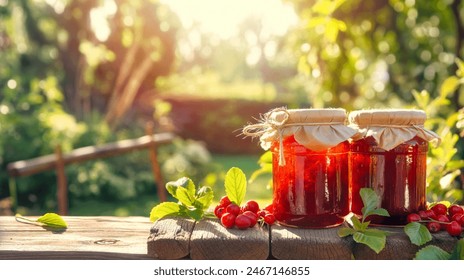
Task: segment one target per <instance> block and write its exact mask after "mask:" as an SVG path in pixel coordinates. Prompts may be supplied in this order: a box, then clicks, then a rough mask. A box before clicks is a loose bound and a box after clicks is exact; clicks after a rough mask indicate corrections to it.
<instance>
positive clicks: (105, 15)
mask: <svg viewBox="0 0 464 280" xmlns="http://www.w3.org/2000/svg"><path fill="white" fill-rule="evenodd" d="M463 42H464V6H463V4H462V3H461V1H460V0H429V1H419V0H376V1H361V0H235V1H232V0H195V1H193V0H190V1H189V0H163V1H161V0H160V1H157V0H0V201H1V202H0V205H3V206H2V207H3V213H4V214H5V213H10V214H12V213H14V212H19V213H21V214H23V215H36V214H37V215H41V214H43V213H45V212H54V211H56V207H57V202H56V189H57V186H56V175H55V172H54V171H53V170H51V171H47V172H42V173H39V174H34V175H31V176H25V177H17V178H11V177H9V176H8V173H7V165H8V164H9V163H11V162H14V161H18V160H24V159H31V158H35V157H38V156H43V155H47V154H53V153H54V150H55V147H56V146H57V145H59V146H60V147H61V148H62V150H63V152H64V153H66V152H69V151H71V150H73V149H76V148H79V147H84V146H93V145H99V144H104V143H110V142H114V141H117V140H122V139H131V138H137V137H140V136H143V135H144V133H145V132H144V127H145V125H146V123H147V122H154V123H155V132H166V131H169V132H174V133H175V134H176V135H177V136H178V138H177V139H176V140H175V141H174V142H173V143H171V144H166V145H163V146H160V147H159V155H158V156H159V162H160V165H161V170H162V173H163V176H164V177H165V180H166V181H169V180H176V179H178V178H180V177H182V176H187V177H190V178H191V179H192V180H193V181H194V182H195V183H196V184H199V185H209V186H211V187H213V189H214V191H215V193H216V199H219V196H220V195H221V193H222V190H223V178H224V174H225V172H226V171H227V170H228V169H229V168H230V167H232V166H237V167H239V168H241V169H243V170H244V171H245V173H246V174H247V176H248V177H251V175H252V174H253V173H254V172H255V171H257V170H258V169H260V165H259V164H258V160H259V158H260V156H261V155H262V154H263V151H262V150H261V149H260V147H259V145H258V142H257V141H256V139H255V140H253V139H249V138H247V139H243V137H242V136H240V130H241V128H242V127H243V126H244V125H246V124H247V123H249V122H254V121H255V118H259V115H260V114H262V113H265V112H267V111H268V110H269V109H271V108H274V107H277V106H287V107H288V108H301V107H315V108H323V107H343V108H345V109H346V110H347V111H351V110H357V109H363V108H416V109H423V110H425V111H426V112H427V115H428V118H429V119H428V121H427V124H426V125H427V127H428V128H429V129H432V130H433V131H435V132H437V133H438V134H439V135H440V136H441V137H442V143H441V144H440V146H438V147H431V148H430V151H429V155H428V177H427V178H428V180H427V184H428V199H429V201H437V200H449V201H451V202H458V203H462V202H463V193H464V190H463V178H464V177H463V176H462V172H461V169H463V168H464V160H463V158H464V143H463V136H464V134H463V133H462V130H463V127H464V110H463V109H462V108H463V105H464V93H463V87H462V84H463V83H464V63H463V62H462V61H461V58H462V54H463ZM66 177H67V183H68V189H69V214H70V215H120V216H126V215H142V216H148V215H149V212H150V209H151V208H152V207H153V206H154V205H156V204H157V203H158V202H159V200H158V197H157V195H156V182H155V180H154V178H153V174H152V172H151V168H150V159H149V156H148V153H147V152H146V151H138V152H134V153H130V154H126V155H121V156H117V157H112V158H107V159H101V160H92V161H88V162H85V163H79V164H73V165H68V166H66ZM269 178H270V177H269V174H268V173H267V174H264V175H263V176H261V177H258V179H257V180H254V181H253V182H251V183H250V184H249V186H248V194H247V196H248V197H252V198H254V199H257V200H260V201H263V203H264V202H265V201H269V200H270V198H271V189H270V187H269V186H267V185H268V182H269ZM12 185H13V186H14V187H12ZM13 192H14V193H15V194H16V195H13ZM11 205H13V208H14V209H11ZM2 207H0V208H2Z"/></svg>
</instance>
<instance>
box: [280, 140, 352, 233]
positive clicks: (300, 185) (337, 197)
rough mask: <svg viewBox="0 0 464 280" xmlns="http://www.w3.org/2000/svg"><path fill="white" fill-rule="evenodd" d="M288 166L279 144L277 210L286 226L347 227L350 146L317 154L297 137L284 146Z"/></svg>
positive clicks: (340, 145)
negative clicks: (343, 224) (280, 162)
mask: <svg viewBox="0 0 464 280" xmlns="http://www.w3.org/2000/svg"><path fill="white" fill-rule="evenodd" d="M283 149H284V157H285V165H284V166H281V165H279V144H278V143H274V144H273V145H272V147H271V151H272V152H273V209H274V215H275V217H276V220H277V221H278V222H279V223H280V224H283V225H286V226H296V227H304V228H324V227H331V226H336V225H339V224H341V223H343V220H344V217H345V216H346V215H347V214H348V213H349V212H350V208H349V193H348V150H349V142H348V141H343V142H342V143H340V144H338V145H336V146H335V147H332V148H329V149H325V150H322V151H313V150H310V149H307V148H305V147H304V146H302V145H300V144H299V143H298V142H297V141H296V140H295V138H294V137H293V136H289V137H287V138H286V139H284V142H283Z"/></svg>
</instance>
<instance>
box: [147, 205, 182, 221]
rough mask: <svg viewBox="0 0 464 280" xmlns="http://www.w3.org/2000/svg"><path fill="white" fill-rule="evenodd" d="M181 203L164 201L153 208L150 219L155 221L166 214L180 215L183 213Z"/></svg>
mask: <svg viewBox="0 0 464 280" xmlns="http://www.w3.org/2000/svg"><path fill="white" fill-rule="evenodd" d="M181 210H182V209H181V205H180V204H178V203H175V202H162V203H160V204H158V205H156V206H155V207H153V209H151V212H150V221H152V222H155V221H157V220H158V219H160V218H163V217H166V216H172V215H176V216H178V215H180V213H181Z"/></svg>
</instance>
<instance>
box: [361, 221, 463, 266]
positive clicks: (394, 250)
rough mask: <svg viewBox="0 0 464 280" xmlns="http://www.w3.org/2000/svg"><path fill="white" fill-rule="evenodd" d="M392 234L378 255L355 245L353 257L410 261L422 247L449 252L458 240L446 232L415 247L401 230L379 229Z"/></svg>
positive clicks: (434, 234) (437, 234)
mask: <svg viewBox="0 0 464 280" xmlns="http://www.w3.org/2000/svg"><path fill="white" fill-rule="evenodd" d="M380 229H382V230H385V231H389V232H392V234H391V235H389V236H387V242H386V244H385V248H384V249H383V250H382V251H381V252H380V253H379V254H377V253H375V252H374V251H373V250H372V249H370V248H369V247H367V246H366V245H364V244H358V243H355V244H354V246H353V256H354V258H355V259H357V260H412V259H413V258H414V256H415V255H416V253H417V251H419V250H420V249H421V248H422V247H424V246H427V245H435V246H438V247H440V248H442V249H443V250H445V251H448V252H451V251H452V250H453V249H454V247H455V245H456V243H457V241H458V239H457V238H454V237H451V236H450V235H449V234H448V233H447V232H446V231H442V232H438V233H433V234H432V236H433V239H432V241H430V242H429V243H427V244H425V245H424V246H421V247H419V246H417V245H414V244H412V243H411V241H410V240H409V238H408V236H407V235H406V234H405V233H404V232H403V228H393V227H388V228H383V227H382V228H380Z"/></svg>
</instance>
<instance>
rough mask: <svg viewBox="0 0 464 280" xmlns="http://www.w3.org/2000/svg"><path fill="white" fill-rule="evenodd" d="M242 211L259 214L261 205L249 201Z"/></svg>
mask: <svg viewBox="0 0 464 280" xmlns="http://www.w3.org/2000/svg"><path fill="white" fill-rule="evenodd" d="M242 211H243V212H245V211H251V212H253V213H258V211H259V204H258V202H256V201H254V200H248V201H247V202H246V203H245V205H244V206H243V207H242Z"/></svg>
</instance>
